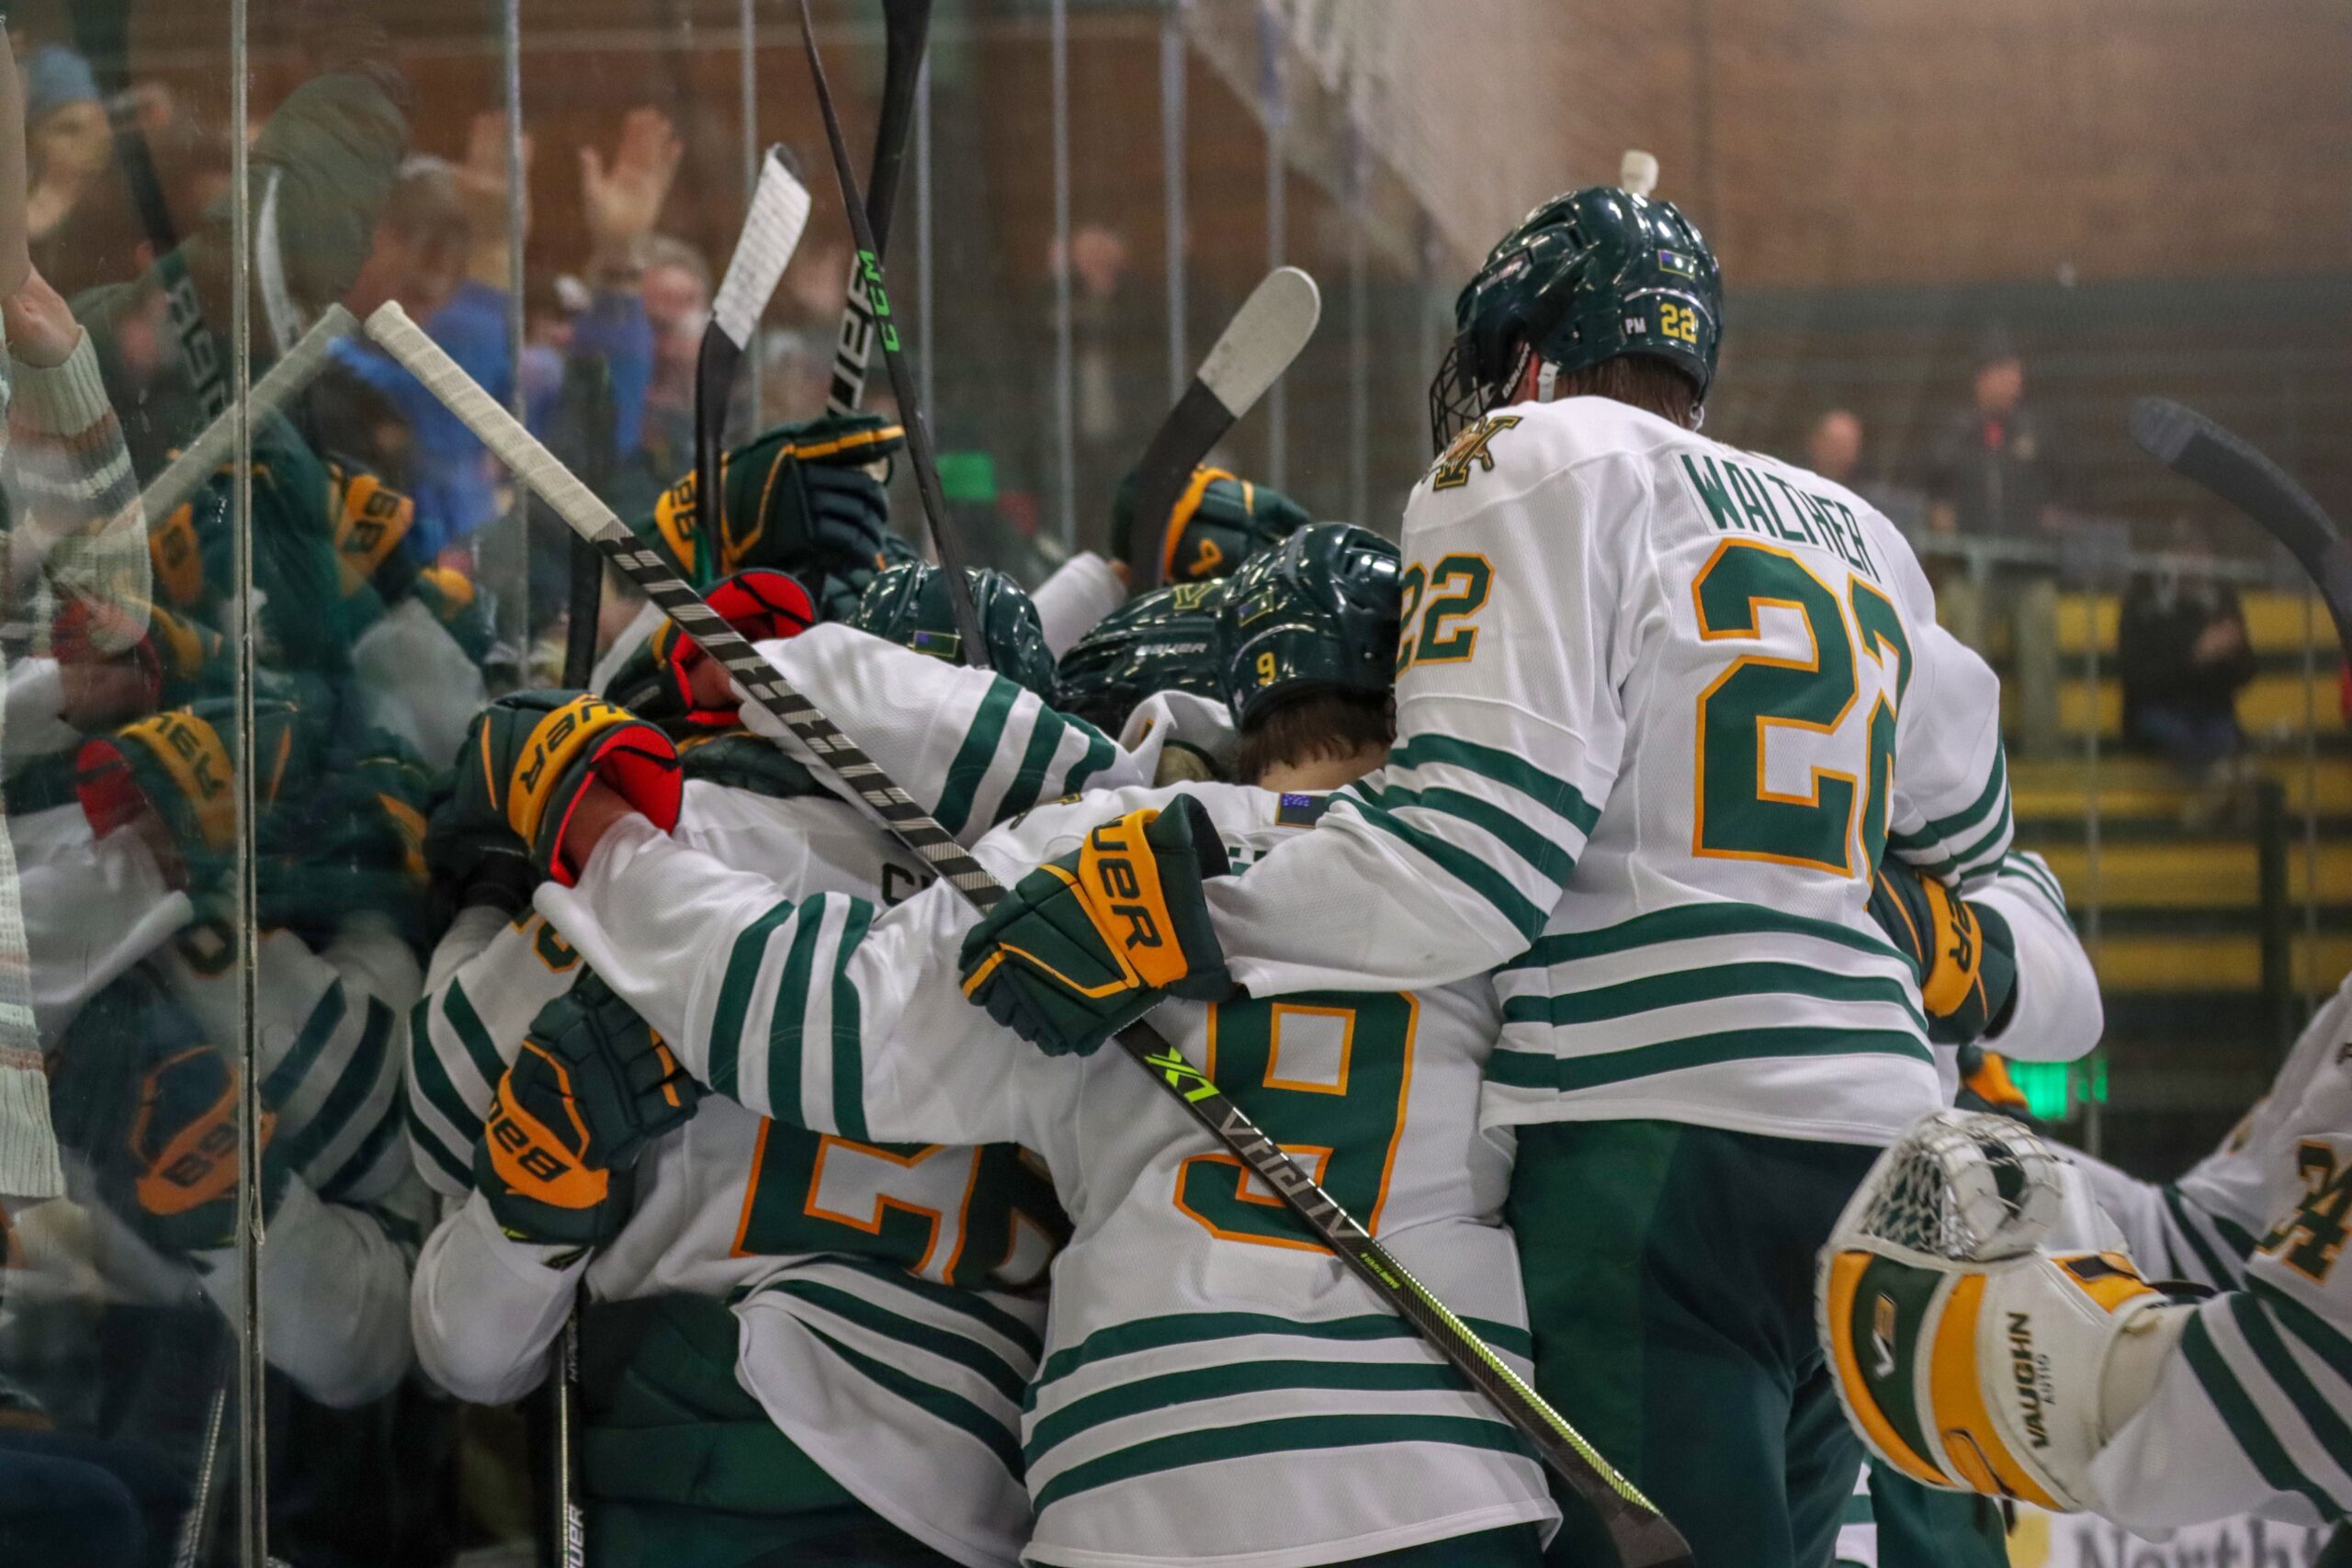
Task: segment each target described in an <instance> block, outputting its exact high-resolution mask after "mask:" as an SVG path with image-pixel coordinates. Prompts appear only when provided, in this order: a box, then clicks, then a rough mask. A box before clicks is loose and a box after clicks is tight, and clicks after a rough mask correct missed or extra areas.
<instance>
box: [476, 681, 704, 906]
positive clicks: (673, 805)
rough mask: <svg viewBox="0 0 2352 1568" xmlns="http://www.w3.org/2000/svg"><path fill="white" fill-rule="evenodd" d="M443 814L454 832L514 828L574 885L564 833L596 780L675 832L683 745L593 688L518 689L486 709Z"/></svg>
mask: <svg viewBox="0 0 2352 1568" xmlns="http://www.w3.org/2000/svg"><path fill="white" fill-rule="evenodd" d="M457 781H458V782H457V789H456V792H455V794H454V795H452V797H451V799H450V801H449V803H448V806H447V812H448V817H447V821H446V822H445V823H437V824H436V826H440V827H443V828H445V829H446V831H447V833H449V834H457V835H464V834H468V833H472V834H480V833H484V832H495V831H498V830H500V829H504V830H507V831H511V832H512V833H513V834H514V835H515V837H516V838H518V839H520V840H522V842H523V844H524V845H525V846H526V847H527V848H528V850H529V852H530V855H531V859H532V862H533V863H534V864H536V865H537V866H538V868H539V869H540V870H542V871H544V872H546V873H547V874H548V875H550V876H552V877H554V878H555V879H556V880H557V881H558V882H559V883H560V884H562V885H564V886H570V885H571V878H572V876H573V874H574V873H575V872H576V871H577V870H578V868H577V867H576V866H574V865H573V864H572V863H571V861H570V859H569V858H568V857H567V856H566V854H565V852H564V844H563V835H564V831H565V829H567V828H568V827H569V826H570V824H571V814H572V812H573V810H574V809H575V808H577V807H578V806H579V804H580V799H581V796H582V795H585V794H586V793H587V790H588V787H589V785H590V784H595V783H603V784H607V785H609V786H610V787H612V788H613V789H615V790H616V791H618V792H619V793H620V795H622V796H624V797H625V798H626V799H627V800H628V803H629V804H630V805H631V806H633V807H636V808H637V809H638V810H639V811H640V812H642V813H644V814H645V816H646V817H647V818H650V820H651V821H652V823H653V824H654V826H656V827H658V828H660V829H662V831H663V832H665V833H666V832H668V831H669V830H670V829H672V828H673V827H675V826H676V825H677V821H678V805H679V798H680V791H681V789H682V788H683V785H682V783H681V780H680V777H679V773H678V749H677V747H676V746H675V745H674V744H673V742H672V741H671V739H670V738H669V737H668V736H666V735H664V734H663V733H662V731H661V730H660V729H659V728H656V727H655V726H653V725H650V724H648V723H646V722H645V721H644V720H643V719H640V718H639V717H638V716H636V715H634V714H632V713H630V712H629V711H628V709H626V708H622V707H616V706H615V705H613V704H611V703H608V702H606V701H605V699H604V698H602V697H597V696H591V695H589V694H587V693H585V692H563V691H537V692H517V693H515V694H514V695H512V696H507V697H501V698H500V699H499V700H498V701H496V702H494V703H492V704H491V705H490V706H489V707H488V708H486V709H484V710H483V711H482V714H481V716H480V717H478V718H476V719H475V720H474V722H473V728H471V729H470V730H469V731H468V733H467V736H466V742H465V745H464V747H463V749H462V750H460V752H459V754H458V770H457Z"/></svg>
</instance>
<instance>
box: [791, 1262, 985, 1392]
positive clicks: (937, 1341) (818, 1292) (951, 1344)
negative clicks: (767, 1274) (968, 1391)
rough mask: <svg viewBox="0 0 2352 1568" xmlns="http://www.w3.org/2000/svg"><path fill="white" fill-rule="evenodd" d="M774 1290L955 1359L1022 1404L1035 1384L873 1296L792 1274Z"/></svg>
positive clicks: (903, 1342)
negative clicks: (791, 1276)
mask: <svg viewBox="0 0 2352 1568" xmlns="http://www.w3.org/2000/svg"><path fill="white" fill-rule="evenodd" d="M768 1289H769V1290H770V1291H772V1292H775V1293H776V1294H778V1295H786V1296H792V1297H794V1298H796V1299H797V1300H800V1301H804V1302H807V1303H809V1304H810V1305H812V1306H818V1307H822V1308H823V1309H824V1310H825V1311H827V1312H829V1313H831V1314H833V1315H834V1316H835V1317H838V1318H841V1319H842V1320H843V1321H845V1322H849V1323H854V1324H856V1325H858V1326H859V1327H860V1328H863V1329H865V1330H867V1331H868V1332H870V1333H874V1334H878V1335H880V1336H881V1337H883V1338H885V1339H894V1340H896V1341H898V1342H899V1344H901V1345H906V1346H910V1347H911V1348H914V1349H917V1350H921V1351H923V1352H925V1353H926V1354H929V1355H933V1356H937V1357H939V1358H940V1359H943V1360H948V1361H953V1362H955V1363H956V1365H957V1366H959V1367H962V1368H964V1369H965V1370H966V1371H969V1372H971V1373H973V1374H974V1375H976V1376H978V1378H980V1379H981V1380H982V1381H983V1382H987V1383H988V1384H989V1387H991V1388H993V1389H995V1390H996V1391H997V1393H1001V1394H1002V1395H1004V1397H1005V1398H1007V1399H1009V1400H1011V1401H1012V1403H1013V1404H1020V1403H1021V1393H1022V1391H1023V1389H1025V1388H1027V1387H1028V1386H1029V1375H1028V1373H1027V1372H1026V1371H1023V1369H1021V1368H1019V1367H1015V1366H1013V1365H1012V1364H1011V1363H1010V1362H1008V1361H1006V1360H1005V1359H1004V1358H1003V1357H1001V1356H999V1355H997V1354H996V1353H995V1352H994V1351H992V1350H990V1349H989V1348H988V1347H986V1346H985V1345H981V1344H978V1343H977V1342H975V1341H973V1340H970V1339H966V1338H964V1337H961V1336H959V1335H957V1334H955V1333H953V1332H951V1331H950V1330H947V1329H944V1328H938V1327H934V1326H933V1325H931V1324H928V1323H923V1322H921V1321H919V1320H918V1319H915V1318H911V1317H902V1316H900V1315H899V1314H897V1313H895V1312H892V1311H891V1310H890V1309H889V1308H888V1307H885V1306H880V1305H877V1304H876V1303H873V1302H870V1301H867V1300H866V1299H865V1297H864V1296H859V1295H853V1294H852V1293H850V1292H847V1291H844V1290H842V1289H841V1288H840V1287H839V1286H836V1285H828V1284H824V1283H822V1282H821V1281H820V1280H800V1279H787V1280H777V1281H776V1282H775V1284H773V1285H771V1286H769V1287H768Z"/></svg>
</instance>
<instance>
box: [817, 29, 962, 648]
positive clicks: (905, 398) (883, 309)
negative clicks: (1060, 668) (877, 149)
mask: <svg viewBox="0 0 2352 1568" xmlns="http://www.w3.org/2000/svg"><path fill="white" fill-rule="evenodd" d="M800 38H801V42H802V43H803V45H804V46H805V47H806V48H807V50H808V52H809V78H810V80H811V81H813V82H814V83H815V84H816V87H817V107H818V108H819V110H820V111H821V112H822V113H823V115H824V118H825V141H827V142H828V143H829V144H830V145H831V149H832V153H833V173H834V175H836V176H837V177H838V178H839V179H840V181H841V187H842V211H843V212H844V213H846V214H847V215H848V218H849V222H850V232H851V234H852V235H853V236H854V238H855V240H856V242H857V253H858V257H859V265H860V267H861V268H862V269H863V271H864V274H865V296H866V299H867V300H868V301H869V302H871V303H872V305H873V307H874V320H875V341H876V344H877V345H878V346H879V347H880V348H881V350H882V363H883V364H884V365H885V366H887V367H888V368H889V372H890V388H891V390H892V391H893V392H894V393H895V394H896V395H897V397H898V400H899V423H902V424H904V425H905V426H906V430H907V461H908V462H909V463H910V464H911V465H912V466H913V468H914V471H915V491H916V493H918V494H919V495H921V496H922V512H923V521H924V522H925V523H926V524H928V525H930V527H931V542H932V546H933V548H934V549H936V550H937V551H938V552H939V564H940V565H941V566H942V567H943V568H944V569H945V570H946V573H947V592H948V600H949V603H950V604H953V605H954V607H955V611H956V635H957V637H959V638H960V639H961V640H962V642H963V645H964V658H965V660H966V662H967V663H969V664H972V665H975V666H977V667H978V668H980V669H986V668H987V667H988V661H989V660H988V643H987V641H986V640H985V639H984V638H983V637H981V635H980V613H979V608H978V605H976V604H973V603H972V584H971V580H970V579H969V578H967V576H966V575H965V571H966V570H967V567H968V566H969V564H970V561H969V558H968V557H967V556H966V554H965V552H964V545H963V541H962V539H961V538H959V537H958V536H957V535H956V530H955V527H954V525H953V524H952V523H951V522H950V521H949V518H948V515H947V497H946V495H945V493H944V492H943V491H941V490H940V488H939V465H938V463H937V461H936V460H935V459H934V458H933V455H932V447H931V426H930V425H929V423H927V422H926V421H925V420H924V419H923V413H922V401H921V400H919V399H918V398H917V397H916V396H915V384H914V378H913V377H912V376H910V374H908V371H907V361H906V355H905V354H904V353H902V352H901V351H900V349H899V328H898V325H897V323H896V322H894V321H892V320H891V319H890V296H889V294H888V290H887V289H885V288H884V287H883V281H882V257H881V253H880V252H879V251H878V250H876V248H875V243H874V230H873V227H872V225H870V224H868V223H867V222H866V220H865V198H864V197H861V196H860V195H859V193H858V188H857V174H856V171H854V169H852V168H851V167H850V161H849V144H848V143H847V142H846V141H843V140H842V121H841V116H840V115H839V114H838V113H836V112H835V110H834V108H833V91H832V88H831V86H829V85H827V84H826V81H825V62H824V61H823V60H822V59H820V57H819V56H818V53H817V28H816V24H815V23H813V22H812V21H810V20H809V0H800Z"/></svg>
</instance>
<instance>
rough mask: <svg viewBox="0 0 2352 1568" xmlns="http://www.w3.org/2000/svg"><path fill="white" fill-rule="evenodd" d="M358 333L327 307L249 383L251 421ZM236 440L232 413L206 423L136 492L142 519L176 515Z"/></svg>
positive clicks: (273, 408) (287, 398)
mask: <svg viewBox="0 0 2352 1568" xmlns="http://www.w3.org/2000/svg"><path fill="white" fill-rule="evenodd" d="M357 331H359V321H358V319H357V318H356V317H355V316H353V315H352V313H351V312H350V311H349V310H345V309H344V308H343V307H342V306H341V305H330V306H328V307H327V308H326V309H325V310H322V311H321V312H320V314H319V319H318V320H317V321H314V322H312V323H311V330H310V331H309V332H306V333H303V334H302V335H301V336H300V337H299V338H297V339H295V340H294V346H293V347H291V348H289V349H288V350H287V351H286V353H285V355H284V356H283V357H281V358H280V359H279V360H278V362H277V364H275V365H273V366H271V367H269V369H268V371H267V373H266V374H265V375H264V376H263V377H262V378H261V379H260V380H258V381H255V382H254V389H253V396H252V398H251V399H250V400H249V401H250V409H251V417H252V418H253V420H254V422H255V423H259V422H260V421H262V420H265V419H267V418H268V417H269V416H270V415H271V414H274V413H276V412H277V411H278V410H280V409H282V408H284V407H285V406H286V405H287V404H288V403H289V402H291V401H292V400H294V399H295V397H296V396H298V395H299V394H300V392H301V391H302V389H304V388H306V387H308V386H309V385H310V384H311V382H312V381H313V380H315V379H317V378H318V375H319V372H320V371H322V370H323V369H325V368H326V363H327V356H328V355H330V354H332V353H333V352H334V345H335V344H337V343H340V342H341V341H342V340H343V339H345V338H347V337H349V336H351V335H352V334H353V333H356V332H357ZM236 441H237V428H236V412H235V411H234V410H231V411H229V412H225V413H223V414H221V415H220V417H219V418H218V419H216V420H214V421H213V422H212V423H210V424H209V425H206V426H205V427H204V429H203V430H202V431H201V432H199V433H198V435H197V438H196V439H195V440H194V441H191V442H189V443H188V444H187V447H186V448H185V449H184V450H183V451H182V452H181V453H180V455H179V456H178V457H175V458H173V459H172V461H171V463H170V464H169V465H168V466H167V467H166V468H164V471H163V472H162V473H160V474H158V475H156V476H155V479H154V482H153V484H150V485H149V486H148V487H147V489H146V490H145V491H143V492H141V495H140V498H139V500H140V505H141V507H142V508H143V509H144V511H145V513H146V514H147V520H148V521H149V522H150V523H156V522H161V521H162V520H163V519H164V517H167V516H169V515H170V514H171V513H173V512H175V511H176V510H177V509H178V507H179V504H180V502H184V501H186V500H187V498H188V497H189V496H191V495H194V494H195V493H196V491H197V489H198V487H199V486H200V485H202V484H203V483H204V482H205V481H206V480H208V479H210V478H211V477H212V476H213V475H214V474H216V473H218V472H220V465H221V464H223V463H226V462H227V461H228V460H229V457H230V454H231V449H232V447H234V446H236Z"/></svg>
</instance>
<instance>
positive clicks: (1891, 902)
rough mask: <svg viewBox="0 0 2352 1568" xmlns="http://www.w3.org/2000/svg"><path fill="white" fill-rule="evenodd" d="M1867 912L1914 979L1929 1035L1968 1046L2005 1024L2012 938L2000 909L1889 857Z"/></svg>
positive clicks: (2011, 989) (2013, 987) (2012, 974)
mask: <svg viewBox="0 0 2352 1568" xmlns="http://www.w3.org/2000/svg"><path fill="white" fill-rule="evenodd" d="M1870 910H1871V919H1874V920H1876V921H1877V922H1878V924H1879V929H1880V930H1881V931H1884V932H1885V933H1886V935H1887V940H1888V941H1890V942H1894V946H1895V948H1896V950H1897V951H1898V952H1900V953H1902V954H1903V956H1904V957H1905V958H1907V959H1909V960H1910V962H1911V971H1912V973H1913V974H1914V975H1916V976H1917V977H1918V981H1919V1004H1920V1006H1921V1008H1922V1009H1923V1010H1925V1011H1926V1012H1927V1015H1928V1039H1929V1040H1931V1041H1933V1042H1935V1043H1937V1044H1939V1045H1967V1044H1971V1043H1974V1042H1975V1041H1977V1040H1978V1039H1980V1038H1982V1037H1983V1036H1985V1035H1986V1034H1989V1033H1995V1032H1998V1031H1999V1029H2000V1028H2001V1026H2002V1025H2003V1024H2006V1023H2007V1021H2008V1013H2009V1004H2010V1002H2011V1001H2012V1000H2013V999H2014V998H2015V997H2016V993H2017V983H2018V961H2017V938H2015V937H2014V936H2012V935H2011V934H2010V933H2009V923H2008V922H2007V920H2005V919H2002V918H2001V917H2000V915H1999V914H1998V913H1997V912H1996V911H1995V910H1992V909H1989V908H1985V906H1984V905H1982V904H1973V903H1970V902H1969V901H1968V900H1967V899H1965V898H1962V897H1960V896H1959V894H1957V893H1955V892H1954V891H1953V890H1952V889H1951V888H1949V887H1947V886H1944V885H1943V884H1942V883H1940V882H1939V881H1937V880H1936V879H1935V878H1934V877H1932V876H1928V875H1927V874H1925V873H1923V872H1920V871H1917V870H1915V869H1914V868H1913V867H1911V866H1908V865H1905V864H1904V863H1902V862H1900V861H1894V860H1890V861H1887V862H1884V863H1882V864H1881V865H1880V866H1879V868H1878V874H1877V875H1876V876H1875V877H1873V878H1872V879H1871V903H1870Z"/></svg>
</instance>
